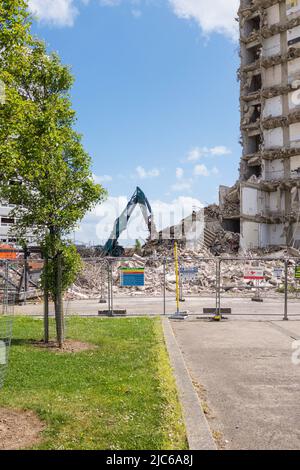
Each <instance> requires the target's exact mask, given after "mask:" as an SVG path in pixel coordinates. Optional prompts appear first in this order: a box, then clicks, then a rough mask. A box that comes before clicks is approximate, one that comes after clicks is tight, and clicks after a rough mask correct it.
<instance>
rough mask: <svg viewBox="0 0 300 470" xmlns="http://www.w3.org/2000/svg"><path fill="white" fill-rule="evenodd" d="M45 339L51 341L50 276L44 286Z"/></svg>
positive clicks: (46, 265) (46, 266) (46, 258)
mask: <svg viewBox="0 0 300 470" xmlns="http://www.w3.org/2000/svg"><path fill="white" fill-rule="evenodd" d="M44 269H45V272H46V273H48V254H46V256H45V266H44ZM44 341H45V343H46V344H47V343H49V286H48V277H47V275H46V276H45V286H44Z"/></svg>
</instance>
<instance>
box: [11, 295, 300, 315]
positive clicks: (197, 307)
mask: <svg viewBox="0 0 300 470" xmlns="http://www.w3.org/2000/svg"><path fill="white" fill-rule="evenodd" d="M64 305H65V312H66V313H67V315H68V314H69V315H97V312H98V310H102V309H103V310H104V309H107V304H99V302H98V300H97V299H94V300H74V301H66V302H65V303H64ZM221 305H222V306H223V307H230V308H232V314H233V315H232V319H234V318H244V319H250V318H254V319H261V320H264V319H274V320H276V319H279V320H281V319H282V318H283V314H284V305H283V298H266V299H265V301H264V302H263V303H256V302H252V301H251V299H249V298H241V297H233V298H229V297H228V298H226V297H223V298H222V302H221ZM50 307H51V308H50V313H53V312H54V308H53V306H50ZM180 307H181V309H183V310H188V311H189V313H190V314H191V315H201V314H202V311H203V308H204V307H211V308H212V307H215V298H214V297H204V296H201V297H200V296H199V297H189V298H186V301H185V302H183V303H181V304H180ZM114 308H115V309H124V308H125V309H126V310H127V313H128V314H132V315H162V314H163V313H164V304H163V298H161V297H150V298H149V297H143V296H140V297H115V299H114ZM175 310H176V303H175V300H174V297H167V299H166V314H172V313H174V312H175ZM288 310H289V314H290V318H291V319H294V318H298V319H299V320H300V299H291V300H289V308H288ZM15 312H16V313H17V314H21V315H42V314H43V305H42V303H39V304H36V305H34V304H28V305H25V306H18V307H16V308H15Z"/></svg>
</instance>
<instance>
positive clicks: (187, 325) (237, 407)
mask: <svg viewBox="0 0 300 470" xmlns="http://www.w3.org/2000/svg"><path fill="white" fill-rule="evenodd" d="M172 327H173V330H174V332H175V336H176V339H177V342H178V344H179V346H180V348H181V351H182V353H183V356H184V359H185V363H186V365H187V367H188V369H189V372H190V375H191V376H192V378H193V380H194V384H195V388H196V389H197V390H198V392H199V395H200V398H201V400H202V402H203V404H204V407H205V408H207V416H208V418H209V423H210V426H211V430H212V432H213V434H214V436H216V437H217V440H218V442H219V445H220V446H221V447H222V448H226V449H300V425H299V423H300V365H294V364H293V363H292V353H293V352H294V351H293V349H292V344H293V342H294V341H295V339H300V322H297V321H293V322H272V321H270V322H253V321H244V320H240V321H229V322H224V323H215V322H207V321H198V322H196V321H192V320H190V321H187V322H181V323H180V322H172Z"/></svg>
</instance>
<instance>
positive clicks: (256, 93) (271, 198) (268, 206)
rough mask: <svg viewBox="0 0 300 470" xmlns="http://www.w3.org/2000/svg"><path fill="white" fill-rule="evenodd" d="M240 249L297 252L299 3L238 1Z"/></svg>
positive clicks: (299, 241)
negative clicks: (282, 248) (274, 248)
mask: <svg viewBox="0 0 300 470" xmlns="http://www.w3.org/2000/svg"><path fill="white" fill-rule="evenodd" d="M239 22H240V54H241V67H240V81H241V95H240V106H241V133H242V145H243V155H242V160H241V166H240V199H241V200H240V204H241V208H240V230H241V247H242V248H245V249H251V248H256V247H265V246H270V245H289V246H295V247H297V248H299V247H300V224H299V222H300V202H299V201H300V0H241V4H240V10H239Z"/></svg>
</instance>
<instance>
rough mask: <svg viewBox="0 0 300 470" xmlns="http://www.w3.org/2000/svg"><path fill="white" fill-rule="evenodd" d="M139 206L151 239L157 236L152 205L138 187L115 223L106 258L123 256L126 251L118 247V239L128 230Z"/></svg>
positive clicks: (106, 247) (105, 252) (105, 248)
mask: <svg viewBox="0 0 300 470" xmlns="http://www.w3.org/2000/svg"><path fill="white" fill-rule="evenodd" d="M138 204H139V205H140V207H141V211H142V214H143V217H144V220H145V223H146V225H147V227H148V229H149V232H150V237H153V235H155V234H156V228H155V225H154V221H153V213H152V209H151V206H150V203H149V201H148V199H147V198H146V196H145V194H144V192H143V191H142V190H141V189H140V188H139V187H137V188H136V191H135V193H134V194H133V196H132V198H131V199H130V201H129V202H128V204H127V206H126V208H125V209H124V211H123V212H122V214H121V215H120V216H119V217H118V218H117V219H116V221H115V223H114V228H113V230H112V233H111V235H110V237H109V239H108V240H107V242H106V244H105V245H104V248H103V254H104V255H105V256H107V255H111V256H120V255H122V254H123V253H122V252H124V251H123V249H122V247H120V246H119V245H118V239H119V238H120V236H121V234H122V233H123V232H124V230H126V228H127V225H128V222H129V219H130V217H131V215H132V213H133V211H134V209H135V207H136V206H137V205H138Z"/></svg>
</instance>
